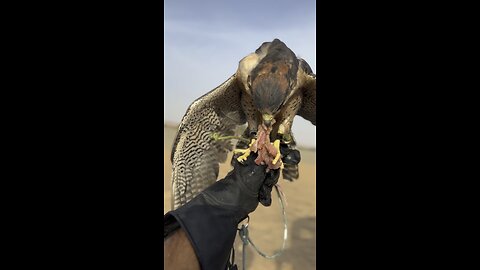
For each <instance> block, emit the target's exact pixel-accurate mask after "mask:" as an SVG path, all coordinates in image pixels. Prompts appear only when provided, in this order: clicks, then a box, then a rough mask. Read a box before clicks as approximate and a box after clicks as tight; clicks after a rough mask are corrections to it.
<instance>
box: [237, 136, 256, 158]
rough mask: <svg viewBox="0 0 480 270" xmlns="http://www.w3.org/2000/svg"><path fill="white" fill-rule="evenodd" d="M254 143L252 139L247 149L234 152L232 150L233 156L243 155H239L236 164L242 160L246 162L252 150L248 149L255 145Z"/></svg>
mask: <svg viewBox="0 0 480 270" xmlns="http://www.w3.org/2000/svg"><path fill="white" fill-rule="evenodd" d="M255 141H256V140H255V139H252V142H251V143H250V144H249V145H248V148H247V149H235V150H233V153H234V154H236V153H243V155H241V156H239V157H238V158H237V160H238V162H242V161H244V160H247V158H248V156H250V153H251V152H252V150H250V147H251V146H252V145H253V144H254V143H255Z"/></svg>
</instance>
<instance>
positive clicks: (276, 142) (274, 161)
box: [272, 140, 283, 166]
mask: <svg viewBox="0 0 480 270" xmlns="http://www.w3.org/2000/svg"><path fill="white" fill-rule="evenodd" d="M273 146H274V147H275V149H277V155H276V156H275V159H273V161H272V164H273V165H275V164H277V162H278V160H279V159H280V156H281V154H280V140H275V141H274V142H273ZM282 165H283V164H282ZM280 166H281V165H280Z"/></svg>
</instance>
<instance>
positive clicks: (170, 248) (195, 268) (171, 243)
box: [163, 228, 200, 270]
mask: <svg viewBox="0 0 480 270" xmlns="http://www.w3.org/2000/svg"><path fill="white" fill-rule="evenodd" d="M163 247H164V252H163V259H164V262H163V268H164V269H167V270H169V269H175V270H176V269H178V270H182V269H192V270H200V264H199V263H198V258H197V255H196V254H195V251H194V250H193V247H192V243H190V240H189V239H188V237H187V234H186V233H185V231H184V230H183V229H182V228H179V229H177V230H175V232H173V233H172V235H170V236H168V237H167V238H166V239H165V240H164V241H163Z"/></svg>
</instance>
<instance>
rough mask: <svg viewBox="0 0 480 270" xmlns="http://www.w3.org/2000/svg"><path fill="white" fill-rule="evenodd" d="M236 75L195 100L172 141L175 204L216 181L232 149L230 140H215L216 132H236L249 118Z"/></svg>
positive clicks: (176, 205)
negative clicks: (220, 167)
mask: <svg viewBox="0 0 480 270" xmlns="http://www.w3.org/2000/svg"><path fill="white" fill-rule="evenodd" d="M241 93H242V91H241V89H240V88H239V86H238V83H237V78H236V75H233V76H231V77H230V78H229V79H228V80H227V81H225V82H224V83H223V84H221V85H220V86H218V87H217V88H215V89H213V90H212V91H210V92H209V93H207V94H205V95H203V96H202V97H200V98H198V99H197V100H195V101H194V102H193V103H192V104H191V105H190V107H189V108H188V110H187V112H186V114H185V115H184V116H183V119H182V122H181V123H180V126H179V128H178V132H177V136H176V138H175V142H174V144H173V149H172V155H171V161H172V170H173V171H172V208H173V209H176V208H178V207H180V206H182V205H183V204H185V203H187V202H188V201H190V200H191V199H192V198H193V197H195V196H196V195H197V194H198V193H200V192H201V191H202V190H204V189H205V188H206V187H208V186H210V185H211V184H213V183H215V181H216V180H217V176H218V170H219V163H222V162H225V160H226V158H227V154H228V153H229V151H231V150H232V145H231V144H230V142H229V141H228V140H224V141H218V140H217V141H216V140H213V138H212V137H211V136H212V134H213V133H219V134H221V135H222V136H224V135H233V134H234V132H235V128H236V127H237V125H242V124H244V123H245V122H246V118H245V114H244V113H243V110H242V106H241V103H240V96H241Z"/></svg>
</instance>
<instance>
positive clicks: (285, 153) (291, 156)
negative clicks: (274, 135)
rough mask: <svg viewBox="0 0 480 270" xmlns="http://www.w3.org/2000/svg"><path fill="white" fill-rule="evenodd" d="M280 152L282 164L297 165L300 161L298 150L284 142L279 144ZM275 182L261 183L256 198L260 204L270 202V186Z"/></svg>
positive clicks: (268, 204)
mask: <svg viewBox="0 0 480 270" xmlns="http://www.w3.org/2000/svg"><path fill="white" fill-rule="evenodd" d="M280 153H281V154H282V162H283V164H284V166H288V165H297V164H298V163H299V162H300V159H301V158H300V152H299V151H298V150H296V149H291V148H289V147H288V146H287V145H286V144H280ZM267 179H268V178H267ZM276 183H277V181H275V182H270V181H267V180H265V182H264V183H263V185H262V187H261V188H260V191H259V194H258V200H259V201H260V203H261V204H262V205H264V206H270V205H271V204H272V188H273V186H274V185H275V184H276Z"/></svg>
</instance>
